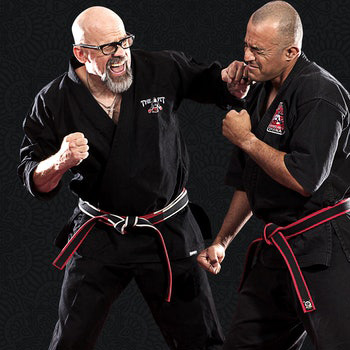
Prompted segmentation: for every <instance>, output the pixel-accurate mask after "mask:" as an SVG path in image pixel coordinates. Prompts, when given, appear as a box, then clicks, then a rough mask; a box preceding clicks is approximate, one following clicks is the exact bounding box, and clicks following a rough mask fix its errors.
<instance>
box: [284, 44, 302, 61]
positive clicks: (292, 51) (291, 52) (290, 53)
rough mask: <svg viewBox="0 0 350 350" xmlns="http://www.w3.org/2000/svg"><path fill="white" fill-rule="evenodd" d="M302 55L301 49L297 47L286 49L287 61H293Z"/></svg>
mask: <svg viewBox="0 0 350 350" xmlns="http://www.w3.org/2000/svg"><path fill="white" fill-rule="evenodd" d="M299 54H300V49H299V48H298V47H297V46H289V47H287V48H286V49H285V56H286V60H287V61H292V60H293V59H295V58H296V57H298V56H299Z"/></svg>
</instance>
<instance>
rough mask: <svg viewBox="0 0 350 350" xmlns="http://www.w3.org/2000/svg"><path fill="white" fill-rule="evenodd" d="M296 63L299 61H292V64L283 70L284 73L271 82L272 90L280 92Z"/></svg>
mask: <svg viewBox="0 0 350 350" xmlns="http://www.w3.org/2000/svg"><path fill="white" fill-rule="evenodd" d="M296 62H297V59H295V60H293V61H291V62H290V64H289V65H288V66H287V67H286V68H285V69H284V70H283V72H282V73H281V74H280V75H279V76H278V77H276V78H274V79H272V80H271V85H272V90H275V91H278V90H279V89H280V88H281V86H282V85H283V83H284V82H285V80H286V79H287V77H288V75H289V74H290V72H291V71H292V69H293V67H294V66H295V64H296Z"/></svg>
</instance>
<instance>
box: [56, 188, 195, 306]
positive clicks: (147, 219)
mask: <svg viewBox="0 0 350 350" xmlns="http://www.w3.org/2000/svg"><path fill="white" fill-rule="evenodd" d="M187 204H188V196H187V190H186V189H183V190H182V192H181V193H180V194H179V196H178V197H176V198H175V199H174V200H173V201H172V202H171V203H170V204H168V205H167V206H166V207H165V208H163V209H161V210H158V211H156V212H154V213H151V214H147V215H143V216H119V215H115V214H111V213H107V212H104V211H102V210H100V209H98V208H96V207H94V206H92V205H91V204H90V203H88V202H86V201H83V200H81V199H79V204H78V205H79V208H80V210H81V211H82V212H83V213H85V214H86V215H88V216H89V217H90V219H89V220H87V221H86V222H85V223H84V224H83V225H82V226H81V227H80V228H79V229H78V230H77V231H76V232H75V233H74V235H73V236H72V238H71V239H70V240H69V241H68V243H67V244H66V245H65V246H64V248H63V249H62V250H61V252H60V254H59V255H58V256H57V258H56V259H55V260H54V262H53V265H54V266H55V267H57V268H58V269H60V270H62V269H63V268H64V267H65V266H66V264H67V263H68V261H69V260H70V258H71V257H72V255H73V254H74V252H75V251H76V250H77V249H78V248H79V247H80V245H81V244H82V243H83V241H84V240H85V238H86V237H87V235H88V234H89V233H90V231H91V230H92V229H93V227H94V226H95V225H96V223H97V222H102V223H104V224H106V225H108V226H113V227H114V228H115V229H116V230H117V231H118V232H119V233H120V234H122V235H123V234H125V233H127V229H128V228H131V227H148V228H150V229H152V230H154V231H155V232H156V233H157V236H158V238H159V241H160V243H161V245H162V247H163V251H164V256H165V260H166V264H167V271H168V289H167V292H166V298H165V300H166V301H167V302H170V299H171V292H172V270H171V264H170V260H169V256H168V251H167V248H166V245H165V242H164V238H163V235H162V233H161V232H160V231H159V230H158V229H157V228H156V227H155V226H154V225H157V224H159V223H160V222H163V221H165V220H167V219H169V218H170V217H171V216H173V215H175V214H176V213H178V212H179V211H180V210H182V209H183V208H185V207H186V205H187Z"/></svg>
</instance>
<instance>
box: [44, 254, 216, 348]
mask: <svg viewBox="0 0 350 350" xmlns="http://www.w3.org/2000/svg"><path fill="white" fill-rule="evenodd" d="M172 271H173V294H172V300H171V302H170V303H167V302H165V301H164V292H165V290H166V286H167V280H166V274H165V269H164V266H163V265H162V264H161V263H142V264H141V263H139V264H121V265H113V266H107V265H103V264H101V263H99V262H97V261H94V260H92V259H87V258H83V257H80V256H78V255H75V256H74V257H73V258H72V259H71V260H70V262H69V263H68V264H67V266H66V271H65V277H64V280H63V285H62V292H61V299H60V305H59V320H58V322H57V324H56V327H55V330H54V334H53V337H52V340H51V344H50V347H49V350H90V349H93V348H94V344H95V343H96V340H97V338H98V335H99V333H100V331H101V329H102V326H103V324H104V321H105V319H106V317H107V315H108V311H109V309H110V307H111V305H112V303H113V301H114V300H115V299H116V298H117V297H118V296H119V295H120V293H121V292H122V291H123V290H124V288H125V287H126V286H127V285H128V283H129V282H130V281H131V279H132V278H135V281H136V283H137V285H138V287H139V288H140V290H141V292H142V295H143V297H144V298H145V300H146V301H147V303H148V306H149V307H150V309H151V312H152V314H153V316H154V319H155V321H156V323H157V324H158V326H159V328H160V330H161V332H162V334H163V336H164V338H165V340H166V342H167V344H168V345H169V347H170V348H171V349H183V350H184V349H186V350H190V349H193V350H194V349H198V350H199V349H218V348H221V346H220V347H218V346H219V345H222V343H223V335H222V330H221V326H220V324H219V322H218V318H217V314H216V310H215V307H214V303H213V298H212V294H211V290H210V287H209V283H208V280H207V276H206V274H205V272H204V271H203V270H202V269H201V268H200V267H199V266H198V264H197V261H196V257H190V258H186V259H182V260H177V261H172Z"/></svg>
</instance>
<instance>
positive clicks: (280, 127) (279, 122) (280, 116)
mask: <svg viewBox="0 0 350 350" xmlns="http://www.w3.org/2000/svg"><path fill="white" fill-rule="evenodd" d="M266 130H267V131H268V132H271V133H273V134H277V135H283V134H284V133H285V130H284V110H283V102H280V103H279V105H278V107H277V109H276V112H275V114H274V115H273V117H272V119H271V121H270V124H269V126H268V127H267V129H266Z"/></svg>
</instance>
